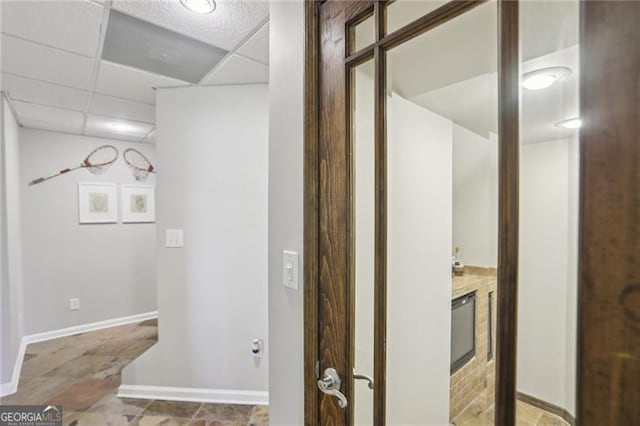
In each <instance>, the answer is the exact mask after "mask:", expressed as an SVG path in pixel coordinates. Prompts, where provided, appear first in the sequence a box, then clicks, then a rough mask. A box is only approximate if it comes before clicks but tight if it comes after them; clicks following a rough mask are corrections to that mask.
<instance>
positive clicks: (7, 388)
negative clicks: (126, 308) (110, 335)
mask: <svg viewBox="0 0 640 426" xmlns="http://www.w3.org/2000/svg"><path fill="white" fill-rule="evenodd" d="M154 318H158V311H152V312H146V313H144V314H137V315H130V316H128V317H121V318H114V319H110V320H105V321H98V322H92V323H89V324H82V325H76V326H73V327H67V328H61V329H59V330H52V331H45V332H44V333H37V334H30V335H28V336H24V337H23V338H22V342H21V343H20V349H19V351H18V356H17V357H16V363H15V364H14V366H13V375H12V377H11V381H10V382H8V383H1V384H0V396H7V395H11V394H12V393H16V391H17V390H18V382H19V381H20V371H21V370H22V360H23V359H24V354H25V351H26V349H27V345H28V344H29V343H37V342H44V341H46V340H52V339H58V338H60V337H66V336H73V335H74V334H80V333H86V332H88V331H96V330H101V329H103V328H109V327H115V326H118V325H125V324H131V323H134V322H141V321H146V320H149V319H154Z"/></svg>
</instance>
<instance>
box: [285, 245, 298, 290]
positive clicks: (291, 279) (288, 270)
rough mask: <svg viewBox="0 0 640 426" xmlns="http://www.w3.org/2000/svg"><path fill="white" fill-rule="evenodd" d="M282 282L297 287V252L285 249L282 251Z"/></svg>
mask: <svg viewBox="0 0 640 426" xmlns="http://www.w3.org/2000/svg"><path fill="white" fill-rule="evenodd" d="M282 284H284V286H285V287H287V288H291V289H293V290H297V289H298V252H295V251H287V250H285V251H284V252H283V253H282Z"/></svg>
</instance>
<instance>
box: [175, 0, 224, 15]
mask: <svg viewBox="0 0 640 426" xmlns="http://www.w3.org/2000/svg"><path fill="white" fill-rule="evenodd" d="M180 3H182V5H183V6H184V7H186V8H187V9H189V10H190V11H192V12H195V13H199V14H201V15H206V14H207V13H211V12H213V11H214V10H216V2H215V1H214V0H180Z"/></svg>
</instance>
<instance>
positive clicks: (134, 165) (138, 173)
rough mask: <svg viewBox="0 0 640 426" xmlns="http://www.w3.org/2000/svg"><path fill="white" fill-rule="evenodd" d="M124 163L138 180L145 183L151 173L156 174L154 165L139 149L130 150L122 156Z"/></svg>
mask: <svg viewBox="0 0 640 426" xmlns="http://www.w3.org/2000/svg"><path fill="white" fill-rule="evenodd" d="M122 157H123V158H124V161H125V162H126V163H127V165H128V166H129V167H131V172H132V173H133V177H135V178H136V180H139V181H144V180H146V179H147V177H148V176H149V173H155V172H156V171H155V168H154V167H153V164H151V162H150V161H149V160H148V159H147V157H145V156H144V155H143V154H142V153H141V152H140V151H138V150H137V149H133V148H129V149H127V150H126V151H125V152H124V154H122Z"/></svg>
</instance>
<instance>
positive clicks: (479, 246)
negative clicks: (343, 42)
mask: <svg viewBox="0 0 640 426" xmlns="http://www.w3.org/2000/svg"><path fill="white" fill-rule="evenodd" d="M497 159H498V147H497V143H496V140H495V139H494V138H490V139H487V138H484V137H482V136H480V135H477V134H475V133H473V132H471V131H470V130H467V129H466V128H464V127H462V126H459V125H457V124H454V125H453V246H454V248H455V247H459V248H460V258H461V260H462V262H463V263H464V264H465V265H473V266H492V267H495V266H496V265H497V260H498V250H497V242H498V229H497V224H498V197H497V193H498V181H497Z"/></svg>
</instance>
